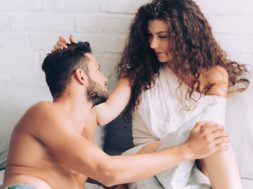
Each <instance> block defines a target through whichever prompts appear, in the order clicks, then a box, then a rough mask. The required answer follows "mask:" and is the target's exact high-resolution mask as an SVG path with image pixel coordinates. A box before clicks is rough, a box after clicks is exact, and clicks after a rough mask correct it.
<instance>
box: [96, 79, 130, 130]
mask: <svg viewBox="0 0 253 189" xmlns="http://www.w3.org/2000/svg"><path fill="white" fill-rule="evenodd" d="M130 96H131V86H130V81H129V80H128V79H127V78H121V79H120V80H119V81H118V83H117V85H116V87H115V88H114V90H113V91H112V93H111V94H110V96H109V98H108V99H107V100H106V102H104V103H101V104H99V105H97V106H95V107H94V108H93V110H94V111H95V113H96V118H97V123H98V125H105V124H107V123H109V122H111V121H112V120H113V119H115V118H116V117H117V116H118V115H119V114H120V113H121V112H122V111H123V110H124V108H125V107H126V105H127V104H128V102H129V99H130Z"/></svg>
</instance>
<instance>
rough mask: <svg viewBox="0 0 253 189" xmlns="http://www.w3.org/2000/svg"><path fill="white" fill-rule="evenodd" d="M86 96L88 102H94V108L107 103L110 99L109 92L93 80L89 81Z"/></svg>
mask: <svg viewBox="0 0 253 189" xmlns="http://www.w3.org/2000/svg"><path fill="white" fill-rule="evenodd" d="M86 94H87V99H88V102H92V104H93V106H96V105H98V104H100V103H103V102H105V101H106V100H107V98H108V92H107V91H105V90H103V89H102V87H101V85H99V84H98V83H96V82H95V81H93V80H91V79H90V80H89V86H88V88H87V91H86Z"/></svg>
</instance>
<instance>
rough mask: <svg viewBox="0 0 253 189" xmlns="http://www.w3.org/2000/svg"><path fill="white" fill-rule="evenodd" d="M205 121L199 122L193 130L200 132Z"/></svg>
mask: <svg viewBox="0 0 253 189" xmlns="http://www.w3.org/2000/svg"><path fill="white" fill-rule="evenodd" d="M204 123H205V122H203V121H202V122H198V123H197V124H196V125H195V127H194V128H193V131H195V132H198V131H199V130H200V129H201V127H202V126H203V125H204Z"/></svg>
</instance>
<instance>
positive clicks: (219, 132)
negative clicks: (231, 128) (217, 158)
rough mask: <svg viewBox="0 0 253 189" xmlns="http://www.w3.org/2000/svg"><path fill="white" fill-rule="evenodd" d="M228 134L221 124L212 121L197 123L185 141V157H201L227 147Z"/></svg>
mask: <svg viewBox="0 0 253 189" xmlns="http://www.w3.org/2000/svg"><path fill="white" fill-rule="evenodd" d="M229 144H230V140H229V137H228V134H227V133H226V132H225V130H224V128H223V127H222V126H221V125H218V124H215V123H213V122H200V123H197V124H196V126H195V127H194V129H193V130H192V132H191V134H190V136H189V138H188V140H187V141H186V143H185V147H186V150H187V151H188V153H187V154H189V155H187V159H203V158H205V157H207V156H209V155H211V154H213V153H215V152H219V151H224V150H227V149H228V148H229Z"/></svg>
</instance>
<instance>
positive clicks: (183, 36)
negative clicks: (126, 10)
mask: <svg viewBox="0 0 253 189" xmlns="http://www.w3.org/2000/svg"><path fill="white" fill-rule="evenodd" d="M155 19H159V20H163V21H165V22H166V23H167V24H168V25H169V31H168V32H169V36H170V37H169V38H170V39H169V40H170V43H171V41H173V42H172V45H171V47H170V49H169V51H170V53H171V54H172V57H173V62H174V63H173V65H172V66H171V69H172V71H173V72H174V73H175V74H176V75H177V76H178V79H179V83H180V85H181V84H182V83H183V82H184V81H186V80H190V83H189V88H188V91H187V94H186V95H187V98H188V99H189V98H190V99H191V98H192V94H193V92H194V91H195V90H196V89H198V88H199V86H200V81H199V76H200V71H201V70H202V69H208V68H210V67H212V66H215V65H219V66H222V67H224V68H225V69H226V70H227V72H228V76H229V78H228V79H229V88H230V89H232V88H234V86H239V87H237V89H236V90H237V91H243V90H245V89H246V88H247V87H248V85H249V80H248V79H247V78H246V75H245V74H247V73H248V70H247V68H246V67H245V65H242V64H239V63H237V62H235V61H231V60H229V59H228V58H227V55H226V53H225V52H224V50H223V49H222V48H221V47H220V45H219V44H218V43H217V41H216V40H215V39H214V37H213V34H212V30H211V27H210V25H209V23H208V21H207V19H206V18H205V16H204V15H203V13H202V12H201V10H200V8H199V6H198V5H197V4H196V3H195V2H194V1H192V0H153V1H152V2H151V3H148V4H146V5H143V6H141V7H140V8H139V10H138V12H137V13H136V15H135V18H134V20H133V22H132V25H131V27H130V34H129V40H128V43H127V45H126V47H125V49H124V51H123V56H122V58H121V61H120V63H119V64H118V66H117V72H118V74H119V76H120V77H126V78H128V79H129V80H130V83H131V89H132V93H131V98H130V102H129V104H128V106H127V111H128V112H129V113H130V112H132V111H133V110H134V108H135V107H136V106H137V105H138V104H139V96H140V94H141V93H142V91H144V90H147V89H150V88H151V87H152V84H153V83H154V81H155V77H156V76H157V75H159V69H160V67H161V66H162V64H161V63H160V62H159V61H158V60H157V57H156V55H155V53H154V51H153V50H152V49H151V48H150V45H149V36H148V31H147V25H148V22H149V21H150V20H155ZM237 84H239V85H237ZM240 84H242V85H240ZM233 91H235V90H233Z"/></svg>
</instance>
